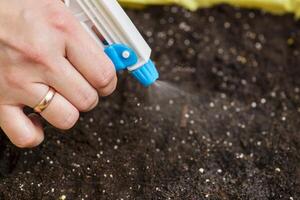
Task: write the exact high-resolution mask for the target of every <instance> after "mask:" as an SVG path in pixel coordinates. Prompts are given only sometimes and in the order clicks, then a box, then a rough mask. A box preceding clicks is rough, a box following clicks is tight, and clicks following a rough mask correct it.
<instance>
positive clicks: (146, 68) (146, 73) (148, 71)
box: [131, 60, 159, 87]
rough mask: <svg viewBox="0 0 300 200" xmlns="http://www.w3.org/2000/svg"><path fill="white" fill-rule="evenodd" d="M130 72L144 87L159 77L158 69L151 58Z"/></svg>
mask: <svg viewBox="0 0 300 200" xmlns="http://www.w3.org/2000/svg"><path fill="white" fill-rule="evenodd" d="M131 74H132V75H133V76H134V78H135V79H137V80H138V81H139V82H140V83H141V84H142V85H143V86H145V87H148V86H150V85H152V84H153V83H154V82H155V81H156V80H157V79H158V78H159V74H158V71H157V69H156V67H155V65H154V63H153V62H152V61H151V60H149V61H148V62H147V63H146V64H145V65H143V66H141V67H140V68H138V69H136V70H134V71H132V72H131Z"/></svg>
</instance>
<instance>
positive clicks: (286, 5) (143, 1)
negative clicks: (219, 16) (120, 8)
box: [119, 0, 300, 17]
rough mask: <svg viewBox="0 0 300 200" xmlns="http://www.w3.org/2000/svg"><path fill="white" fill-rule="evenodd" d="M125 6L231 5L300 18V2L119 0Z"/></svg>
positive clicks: (191, 6) (293, 0)
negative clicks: (291, 14) (288, 14)
mask: <svg viewBox="0 0 300 200" xmlns="http://www.w3.org/2000/svg"><path fill="white" fill-rule="evenodd" d="M119 2H120V3H122V4H123V5H125V6H134V7H141V6H145V5H165V4H178V5H180V6H183V7H185V8H188V9H190V10H196V9H198V8H207V7H211V6H214V5H218V4H229V5H233V6H238V7H245V8H258V9H263V10H265V11H269V12H272V13H276V14H284V13H294V14H295V15H296V17H300V0H119Z"/></svg>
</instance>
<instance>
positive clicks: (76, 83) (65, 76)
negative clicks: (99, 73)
mask: <svg viewBox="0 0 300 200" xmlns="http://www.w3.org/2000/svg"><path fill="white" fill-rule="evenodd" d="M55 64H56V65H58V66H59V67H56V69H54V70H53V72H52V75H51V76H50V77H48V78H49V80H48V83H49V85H50V86H51V87H53V88H55V90H56V91H57V92H58V93H60V94H61V95H62V96H64V97H65V98H66V99H67V100H68V101H69V102H70V103H72V104H73V105H74V106H75V107H76V108H77V109H78V110H79V111H82V112H85V111H89V110H91V109H93V108H94V107H95V106H96V105H97V104H98V102H99V96H98V93H97V91H96V90H95V89H94V88H93V86H91V85H90V84H89V82H88V81H87V80H85V78H84V77H83V76H82V75H81V74H80V73H79V72H78V71H77V70H76V69H75V68H74V67H73V66H72V65H71V64H70V63H69V61H68V60H67V59H65V58H63V57H61V58H59V59H57V61H56V62H55Z"/></svg>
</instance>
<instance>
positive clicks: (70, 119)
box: [59, 111, 79, 130]
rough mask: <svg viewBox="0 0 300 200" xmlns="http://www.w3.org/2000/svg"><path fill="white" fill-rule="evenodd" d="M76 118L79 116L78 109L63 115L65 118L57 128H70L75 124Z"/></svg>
mask: <svg viewBox="0 0 300 200" xmlns="http://www.w3.org/2000/svg"><path fill="white" fill-rule="evenodd" d="M78 118H79V112H78V111H74V112H70V113H69V114H67V115H66V116H65V118H64V120H63V121H62V124H61V125H60V127H59V128H61V129H63V130H68V129H71V128H72V127H73V126H74V125H75V124H76V122H77V121H78Z"/></svg>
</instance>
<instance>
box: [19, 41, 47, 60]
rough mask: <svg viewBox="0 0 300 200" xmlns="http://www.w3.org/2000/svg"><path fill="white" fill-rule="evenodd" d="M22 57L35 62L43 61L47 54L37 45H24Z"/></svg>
mask: <svg viewBox="0 0 300 200" xmlns="http://www.w3.org/2000/svg"><path fill="white" fill-rule="evenodd" d="M23 57H24V59H26V60H30V61H32V62H35V63H45V62H46V58H47V55H46V54H45V53H44V51H43V50H42V48H41V47H39V45H36V47H30V46H28V47H24V48H23Z"/></svg>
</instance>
